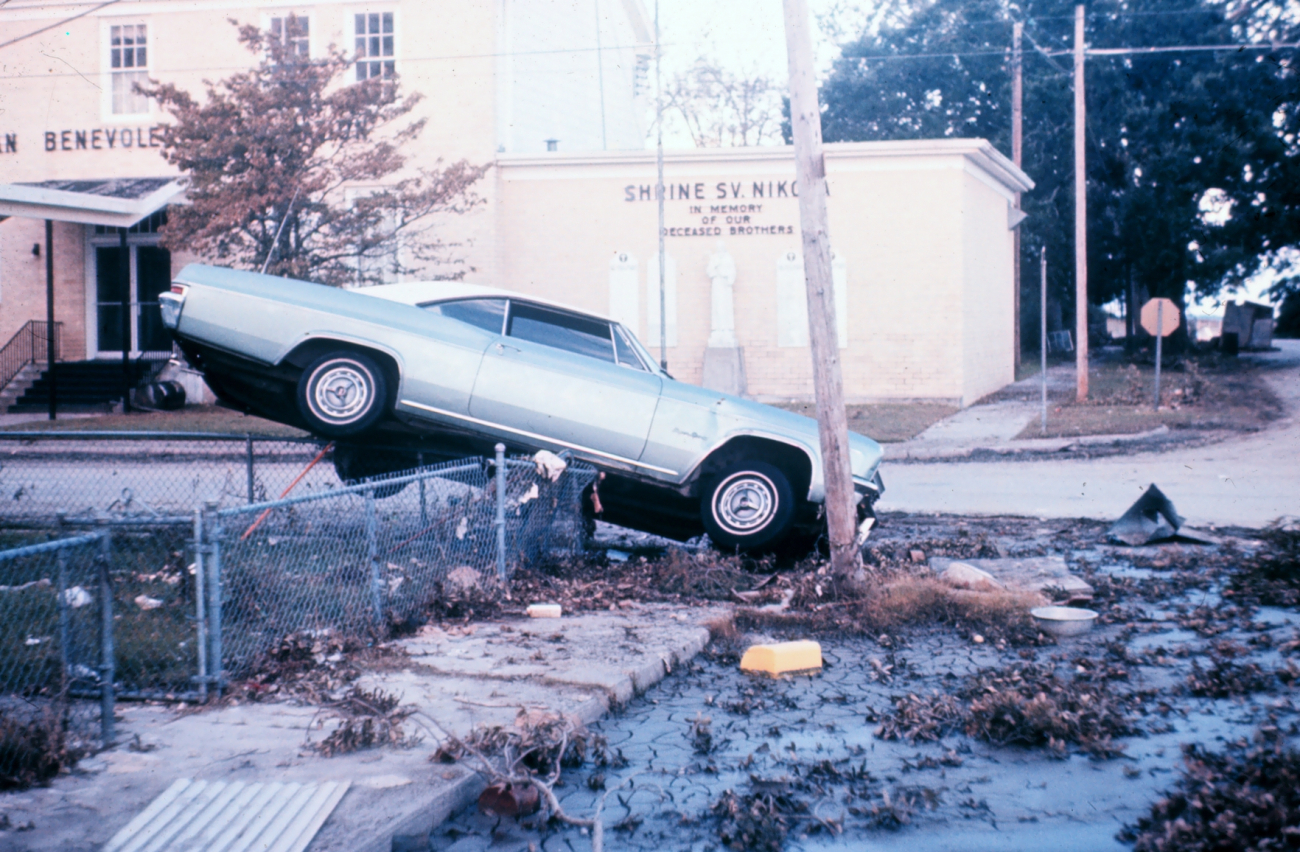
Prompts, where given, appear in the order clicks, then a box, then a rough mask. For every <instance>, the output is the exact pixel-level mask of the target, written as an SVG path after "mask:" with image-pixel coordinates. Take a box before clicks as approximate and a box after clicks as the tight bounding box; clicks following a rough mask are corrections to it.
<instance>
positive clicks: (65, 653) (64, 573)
mask: <svg viewBox="0 0 1300 852" xmlns="http://www.w3.org/2000/svg"><path fill="white" fill-rule="evenodd" d="M54 518H55V521H54V523H55V529H56V530H58V537H59V538H63V527H64V523H65V521H66V518H67V514H66V513H64V512H59V513H58V514H56V515H55V516H54ZM54 560H55V565H56V566H57V567H58V571H59V596H58V597H57V598H56V599H55V600H57V601H58V603H59V657H60V660H61V662H62V663H63V677H62V680H61V682H62V684H63V689H64V691H66V690H67V688H68V673H69V672H71V671H72V656H71V654H72V651H71V649H70V648H69V647H68V646H69V644H70V643H71V641H72V624H71V618H72V616H71V613H69V612H68V609H69V607H68V554H67V551H66V550H64V549H63V548H59V549H58V550H57V551H56V552H55V554H54Z"/></svg>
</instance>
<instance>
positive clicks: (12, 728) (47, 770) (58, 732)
mask: <svg viewBox="0 0 1300 852" xmlns="http://www.w3.org/2000/svg"><path fill="white" fill-rule="evenodd" d="M61 717H62V714H61V713H60V712H59V709H58V708H57V707H56V706H54V705H49V706H47V707H46V708H44V710H43V711H41V712H38V713H36V714H35V715H34V716H32V717H31V718H29V719H27V720H25V721H24V720H20V719H18V718H17V717H16V716H14V715H12V714H10V713H8V712H4V711H0V790H23V789H26V788H27V787H32V786H35V785H37V784H44V783H45V782H47V781H49V780H50V779H51V778H53V777H54V776H56V775H58V774H59V770H61V769H62V768H63V767H65V766H70V765H72V764H73V763H76V761H77V759H78V758H79V757H81V751H82V749H79V748H76V747H75V746H73V744H72V743H71V742H70V741H69V739H68V734H67V732H66V731H65V730H64V726H63V720H62V718H61ZM17 830H19V831H21V830H22V828H21V827H20V828H19V829H17Z"/></svg>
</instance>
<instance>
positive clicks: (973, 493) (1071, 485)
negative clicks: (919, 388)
mask: <svg viewBox="0 0 1300 852" xmlns="http://www.w3.org/2000/svg"><path fill="white" fill-rule="evenodd" d="M1276 345H1277V346H1278V347H1279V348H1280V350H1281V351H1278V352H1271V353H1267V354H1263V355H1260V356H1253V357H1259V358H1261V359H1263V360H1267V361H1271V362H1274V363H1277V364H1278V365H1279V366H1282V367H1283V368H1284V369H1281V370H1278V371H1277V372H1274V373H1273V374H1272V375H1270V376H1269V377H1268V378H1269V381H1270V383H1271V384H1272V385H1273V387H1274V389H1275V390H1276V392H1277V394H1278V396H1279V397H1281V399H1282V401H1283V403H1284V404H1285V405H1286V407H1287V416H1286V417H1285V418H1284V419H1282V420H1279V421H1277V422H1275V423H1274V424H1272V425H1271V426H1270V427H1269V428H1268V429H1266V430H1265V431H1263V432H1260V433H1257V434H1254V435H1245V436H1242V437H1239V438H1232V439H1229V440H1227V441H1223V442H1222V443H1218V444H1213V445H1210V446H1203V447H1193V448H1188V449H1182V450H1172V451H1166V452H1150V453H1136V454H1134V455H1129V456H1111V457H1107V458H1100V459H1062V460H1051V459H1045V460H1036V461H990V462H939V463H934V464H896V465H890V464H889V463H888V461H886V464H885V466H884V469H883V474H882V475H883V476H884V478H885V484H886V486H887V488H888V490H887V491H886V493H885V496H884V498H883V499H882V501H881V505H880V508H881V509H883V510H885V511H909V512H953V513H961V514H985V515H993V514H1012V515H1029V516H1039V517H1054V518H1068V517H1083V518H1114V517H1118V516H1119V515H1120V514H1121V513H1122V512H1123V511H1124V509H1126V508H1127V507H1128V506H1129V504H1130V503H1132V502H1133V500H1135V499H1136V498H1137V497H1138V496H1139V495H1140V494H1141V493H1142V492H1143V491H1144V490H1145V489H1146V487H1147V486H1148V485H1150V484H1152V483H1155V484H1157V485H1159V486H1160V488H1161V490H1163V491H1164V492H1165V493H1166V494H1168V495H1169V497H1170V499H1172V500H1173V501H1174V505H1175V506H1176V507H1177V509H1178V511H1179V513H1181V514H1182V515H1184V516H1185V517H1186V518H1187V519H1188V523H1189V524H1193V525H1197V526H1206V525H1211V524H1219V525H1224V524H1231V525H1239V526H1247V527H1262V526H1264V525H1266V524H1268V523H1270V522H1272V521H1273V520H1275V519H1277V518H1279V517H1283V516H1297V515H1300V341H1293V340H1283V341H1277V342H1276ZM886 454H887V455H886V458H888V448H886Z"/></svg>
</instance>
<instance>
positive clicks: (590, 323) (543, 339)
mask: <svg viewBox="0 0 1300 852" xmlns="http://www.w3.org/2000/svg"><path fill="white" fill-rule="evenodd" d="M506 334H507V335H509V336H510V337H517V338H519V339H520V340H529V341H532V342H533V343H540V344H542V345H543V346H553V347H555V348H556V349H563V350H564V351H566V352H572V353H574V354H576V355H586V356H587V357H588V358H597V359H599V360H601V361H608V362H610V363H611V364H612V363H616V361H615V358H614V341H613V340H612V338H611V337H610V333H609V323H607V322H602V321H601V320H597V319H592V318H591V317H581V316H575V315H574V314H566V313H563V312H561V311H553V310H550V309H548V308H541V307H538V306H536V305H528V304H522V303H520V302H513V303H511V305H510V324H509V326H508V327H507V329H506Z"/></svg>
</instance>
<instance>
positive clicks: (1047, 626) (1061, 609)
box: [1029, 606, 1097, 636]
mask: <svg viewBox="0 0 1300 852" xmlns="http://www.w3.org/2000/svg"><path fill="white" fill-rule="evenodd" d="M1029 614H1030V615H1032V616H1033V617H1034V621H1036V622H1038V627H1039V629H1040V630H1042V631H1043V632H1044V633H1050V634H1051V635H1053V636H1078V635H1079V634H1080V633H1087V632H1088V631H1089V630H1091V629H1092V623H1093V622H1094V621H1096V620H1097V613H1095V612H1093V611H1092V610H1090V609H1081V608H1079V607H1073V606H1040V607H1037V608H1035V609H1031V610H1030V611H1029Z"/></svg>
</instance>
